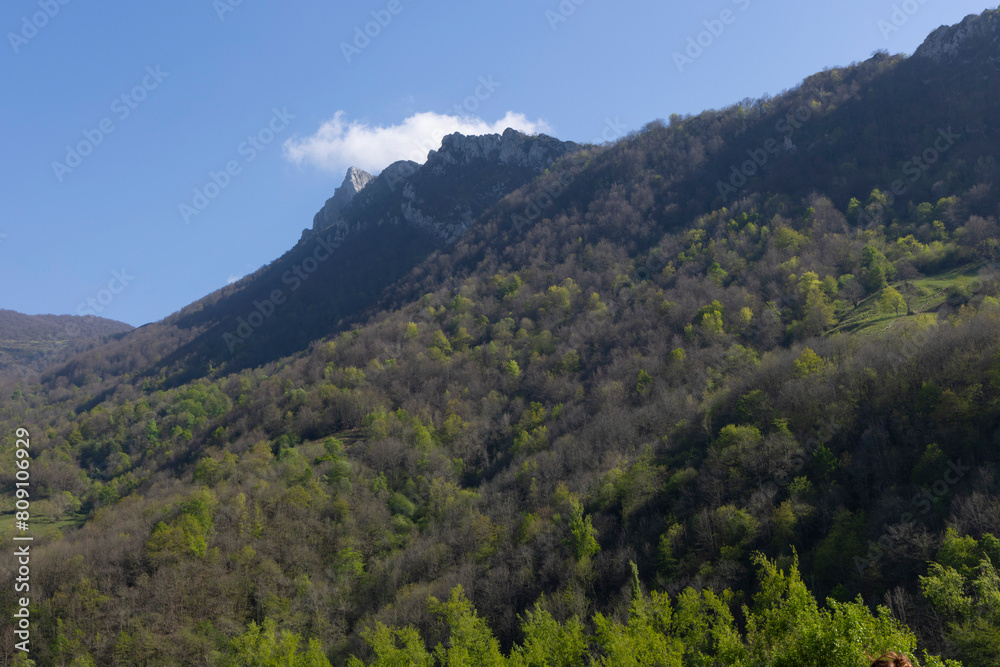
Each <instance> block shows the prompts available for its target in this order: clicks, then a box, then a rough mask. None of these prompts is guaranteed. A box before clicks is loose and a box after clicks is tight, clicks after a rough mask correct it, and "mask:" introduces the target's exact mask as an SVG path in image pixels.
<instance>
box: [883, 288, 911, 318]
mask: <svg viewBox="0 0 1000 667" xmlns="http://www.w3.org/2000/svg"><path fill="white" fill-rule="evenodd" d="M878 306H879V309H880V310H893V311H895V312H896V316H897V317H898V316H899V309H900V308H906V299H904V298H903V295H902V294H900V293H899V292H898V291H897V290H896V288H894V287H886V288H885V289H883V290H882V294H880V295H879V298H878Z"/></svg>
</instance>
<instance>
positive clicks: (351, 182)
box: [313, 167, 375, 230]
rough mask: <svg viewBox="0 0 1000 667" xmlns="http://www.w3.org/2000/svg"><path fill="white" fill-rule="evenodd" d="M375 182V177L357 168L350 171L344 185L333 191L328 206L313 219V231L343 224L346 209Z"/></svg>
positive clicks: (327, 202) (327, 201)
mask: <svg viewBox="0 0 1000 667" xmlns="http://www.w3.org/2000/svg"><path fill="white" fill-rule="evenodd" d="M374 180H375V177H374V176H372V175H371V174H369V173H368V172H366V171H362V170H360V169H358V168H357V167H351V168H350V169H348V170H347V176H345V177H344V182H343V184H342V185H341V186H340V187H339V188H337V189H336V190H334V191H333V196H332V197H331V198H329V199H327V200H326V205H325V206H324V207H323V208H322V209H321V210H320V212H319V213H317V214H316V216H315V217H314V218H313V229H316V230H319V229H328V228H330V227H334V226H336V225H340V224H342V223H343V220H342V217H341V214H342V213H343V211H344V209H346V208H347V207H348V206H349V205H350V204H351V202H352V201H354V197H355V196H357V194H358V193H359V192H361V191H362V190H364V189H365V187H366V186H367V185H368V184H369V183H371V182H372V181H374Z"/></svg>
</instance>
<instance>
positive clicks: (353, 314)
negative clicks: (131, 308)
mask: <svg viewBox="0 0 1000 667" xmlns="http://www.w3.org/2000/svg"><path fill="white" fill-rule="evenodd" d="M578 149H579V146H577V145H576V144H574V143H572V142H562V141H558V140H556V139H553V138H551V137H547V136H545V135H539V136H535V137H528V136H525V135H523V134H521V133H519V132H516V131H514V130H507V131H506V132H505V133H504V134H503V135H502V136H501V135H489V136H483V137H464V136H463V135H461V134H454V135H451V136H447V137H445V138H444V139H443V141H442V146H441V149H440V150H438V151H432V152H431V153H430V155H429V156H428V159H427V161H426V162H425V163H424V164H423V165H417V164H416V163H414V162H397V163H395V164H393V165H390V166H389V167H387V168H386V169H385V170H383V171H382V173H381V174H379V176H378V177H377V178H376V177H372V176H371V175H370V174H366V173H365V172H363V171H361V170H358V169H356V168H351V169H350V170H348V173H347V176H346V178H345V181H344V184H343V185H342V186H341V187H339V188H337V190H336V192H335V193H334V196H333V197H332V198H331V199H330V200H328V201H327V203H326V205H325V206H324V207H323V209H322V210H320V211H319V213H317V215H316V217H315V219H314V221H313V225H314V228H313V229H309V230H305V231H304V232H303V235H302V238H301V239H300V241H299V243H298V244H297V245H296V246H295V247H294V248H292V249H291V250H289V251H288V252H286V253H285V254H284V255H283V256H281V257H280V258H279V259H277V260H275V261H274V262H272V263H271V264H268V265H267V266H264V267H262V268H261V269H259V270H257V271H256V272H254V273H253V274H251V275H249V276H247V277H245V278H243V279H242V280H240V281H238V282H236V283H234V284H232V285H229V286H227V287H225V288H223V289H221V290H219V291H217V292H215V293H213V294H210V295H208V296H207V297H205V298H203V299H201V300H199V301H197V302H195V303H194V304H191V305H190V306H188V307H186V308H184V309H182V310H181V311H180V312H178V313H175V314H173V315H171V316H170V317H168V318H166V319H165V320H163V321H162V322H159V323H155V324H151V325H147V326H145V327H142V328H141V329H140V330H138V331H136V332H135V333H134V334H133V335H132V336H131V337H129V338H128V339H126V340H124V341H122V343H121V344H120V345H115V346H113V347H112V348H109V351H108V354H106V355H105V357H104V358H105V360H106V361H107V362H109V363H112V364H113V365H112V366H110V367H109V368H108V369H105V370H106V371H110V372H112V373H113V374H118V373H130V374H135V375H137V376H140V377H144V378H147V379H150V380H152V381H157V382H161V381H162V382H167V383H170V384H174V385H175V384H178V383H182V382H184V381H187V380H189V379H192V378H196V377H201V376H202V375H204V374H206V373H208V369H209V368H214V369H219V370H221V371H230V372H231V371H235V370H239V369H242V368H247V367H254V366H258V365H261V364H264V363H267V362H269V361H274V360H276V359H280V358H281V357H283V356H287V355H289V354H293V353H295V352H298V351H300V350H302V349H304V348H305V347H306V346H308V345H309V343H310V342H312V341H314V340H316V339H318V338H322V337H323V336H326V335H329V334H330V333H331V332H332V331H335V330H337V329H338V328H343V327H346V326H348V325H349V324H350V323H351V322H354V321H357V320H359V319H361V318H362V317H363V315H364V313H365V312H366V310H367V309H369V308H371V307H372V306H374V305H375V304H376V302H377V299H378V298H379V296H380V294H381V293H382V291H383V290H384V289H385V288H387V287H388V286H390V285H392V284H393V283H394V282H395V281H396V280H398V279H400V278H402V277H403V276H404V275H406V273H407V272H408V271H410V270H411V269H412V268H413V267H415V266H416V265H418V264H419V263H420V262H421V261H423V260H424V259H426V258H427V257H428V256H429V255H430V254H431V253H433V252H434V251H435V250H438V249H440V248H442V247H444V246H446V245H447V244H448V243H450V242H453V241H454V240H455V238H456V237H458V236H460V235H461V234H462V233H463V231H464V230H465V229H466V228H467V227H468V225H469V224H470V221H471V220H472V219H474V218H475V217H478V216H479V215H480V214H482V212H483V211H485V210H486V209H487V208H489V207H490V206H492V205H494V204H496V202H498V201H499V200H500V199H501V198H503V197H504V196H505V195H506V194H508V193H510V192H512V191H514V190H516V189H517V188H519V187H521V186H523V185H525V184H526V183H528V182H530V181H532V180H533V179H534V178H535V177H536V176H537V175H538V174H539V173H541V172H542V171H544V170H545V169H547V168H549V167H551V166H552V165H553V164H554V163H555V162H557V161H558V160H560V159H562V158H564V157H566V156H568V155H571V154H572V153H574V152H575V151H577V150H578ZM279 302H280V303H279ZM112 349H113V351H112ZM112 359H114V360H115V361H113V362H112V361H111V360H112ZM79 367H80V364H79V363H71V364H70V365H69V366H68V367H67V368H66V369H64V370H63V371H61V372H59V373H53V374H51V375H49V376H48V377H49V379H50V380H54V379H55V378H56V377H57V375H58V376H67V377H69V378H70V381H72V382H76V381H79V380H80V378H82V377H83V376H84V375H85V374H86V371H85V370H82V369H80V368H79Z"/></svg>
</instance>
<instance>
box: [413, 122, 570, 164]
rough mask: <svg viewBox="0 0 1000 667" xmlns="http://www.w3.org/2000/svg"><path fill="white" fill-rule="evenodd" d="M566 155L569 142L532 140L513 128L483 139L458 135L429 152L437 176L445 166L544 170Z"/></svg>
mask: <svg viewBox="0 0 1000 667" xmlns="http://www.w3.org/2000/svg"><path fill="white" fill-rule="evenodd" d="M566 152H567V150H566V142H562V141H559V140H558V139H553V138H552V137H549V136H546V135H544V134H541V135H538V136H534V137H529V136H527V135H525V134H521V133H520V132H518V131H517V130H512V129H510V128H507V130H506V131H504V133H503V134H502V135H501V134H486V135H483V136H480V137H467V136H465V135H463V134H458V133H457V132H456V133H455V134H450V135H448V136H447V137H445V138H444V139H443V140H442V141H441V149H440V150H437V151H431V152H430V154H429V155H428V156H427V163H428V165H431V168H432V169H437V170H438V172H440V171H441V170H442V168H443V166H444V165H446V164H450V165H455V164H463V165H469V164H474V163H475V162H477V161H485V162H495V163H498V164H504V165H516V166H518V167H531V168H534V169H544V168H545V167H547V166H549V165H550V164H551V163H552V162H553V161H555V159H556V158H558V157H561V156H562V155H565V154H566Z"/></svg>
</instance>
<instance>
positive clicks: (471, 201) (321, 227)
mask: <svg viewBox="0 0 1000 667" xmlns="http://www.w3.org/2000/svg"><path fill="white" fill-rule="evenodd" d="M578 148H579V146H578V145H577V144H575V143H573V142H563V141H559V140H558V139H555V138H553V137H549V136H546V135H537V136H528V135H525V134H522V133H521V132H518V131H516V130H513V129H509V128H508V129H507V130H506V131H505V132H504V133H503V134H502V135H500V134H491V135H484V136H478V137H469V136H465V135H462V134H459V133H455V134H451V135H448V136H446V137H444V139H442V141H441V148H440V149H438V150H436V151H431V152H430V153H429V154H428V156H427V162H426V163H424V164H423V165H418V164H417V163H416V162H411V161H400V162H395V163H393V164H391V165H389V166H388V167H386V168H385V169H384V170H383V171H382V173H381V174H379V176H378V177H373V176H371V175H370V174H367V173H365V172H363V171H360V170H358V169H355V168H354V167H352V168H351V169H350V170H348V173H347V178H345V180H344V185H342V186H341V187H340V188H338V189H337V192H336V193H335V194H334V196H333V198H331V199H330V200H329V201H327V203H326V206H325V207H324V208H323V210H321V211H320V212H319V213H317V214H316V217H315V218H314V220H313V230H314V231H326V230H332V231H334V232H335V235H336V236H338V237H346V236H348V235H350V234H352V233H354V232H356V231H358V230H360V229H362V228H365V227H370V226H383V225H392V224H408V225H412V226H414V227H417V228H419V229H422V230H424V231H426V232H428V233H430V234H431V235H433V236H434V237H436V238H437V239H438V240H439V241H443V242H445V243H449V242H451V241H454V240H456V239H457V238H458V237H459V236H461V235H462V234H464V233H465V230H466V229H468V227H469V225H470V224H471V223H472V221H473V220H474V219H475V218H476V217H477V216H478V215H480V214H481V213H482V212H483V211H485V210H486V209H487V208H489V207H490V206H492V205H493V204H495V203H496V202H497V201H499V200H500V199H501V198H502V197H504V196H505V195H506V194H508V193H510V192H512V191H513V190H514V189H516V188H518V187H520V186H521V185H524V184H525V183H527V182H528V181H530V180H531V179H532V178H534V177H535V176H536V175H537V174H538V173H540V172H542V171H543V170H545V169H546V168H548V167H549V166H551V165H552V163H553V162H554V161H555V160H557V159H559V158H560V157H562V156H564V155H566V154H568V153H571V152H573V151H575V150H577V149H578Z"/></svg>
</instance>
